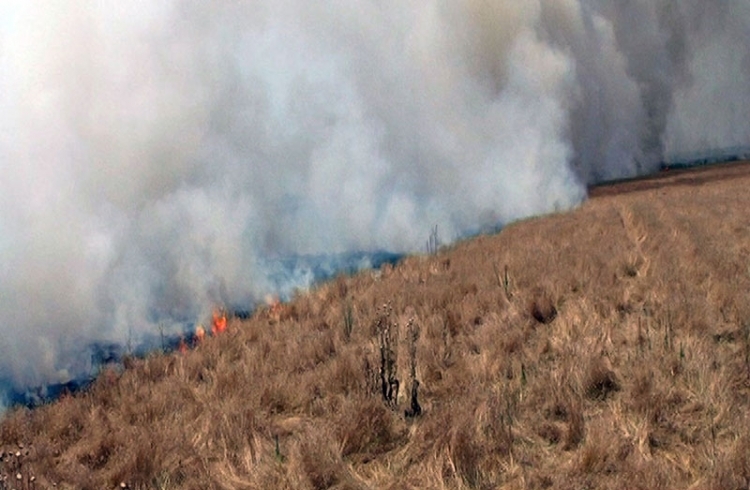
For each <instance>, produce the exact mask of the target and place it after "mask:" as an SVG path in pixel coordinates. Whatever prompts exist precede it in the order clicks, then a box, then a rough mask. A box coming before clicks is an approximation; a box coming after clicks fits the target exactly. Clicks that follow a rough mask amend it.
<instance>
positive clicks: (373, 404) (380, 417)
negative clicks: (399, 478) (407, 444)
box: [336, 396, 405, 460]
mask: <svg viewBox="0 0 750 490" xmlns="http://www.w3.org/2000/svg"><path fill="white" fill-rule="evenodd" d="M336 435H337V439H338V440H339V441H340V442H341V452H342V454H343V455H344V456H345V457H348V456H352V455H359V459H365V460H366V459H369V458H372V457H374V456H377V455H378V454H383V453H385V452H387V451H390V450H391V449H393V448H394V447H395V446H396V445H397V444H398V443H399V442H400V441H401V440H402V439H403V437H404V435H405V428H404V426H403V422H401V421H400V419H399V418H398V417H397V416H396V414H395V413H394V412H393V411H391V410H389V409H388V408H387V407H386V406H385V405H383V403H381V402H380V401H379V400H377V399H374V398H372V397H365V396H362V397H355V398H350V399H347V400H346V401H345V402H344V403H343V405H342V406H341V407H340V408H339V412H338V415H337V417H336Z"/></svg>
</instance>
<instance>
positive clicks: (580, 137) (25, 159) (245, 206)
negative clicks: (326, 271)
mask: <svg viewBox="0 0 750 490" xmlns="http://www.w3.org/2000/svg"><path fill="white" fill-rule="evenodd" d="M748 46H750V3H749V2H747V0H725V1H721V2H706V1H704V0H684V1H680V2H674V1H670V0H652V1H631V2H621V1H617V0H525V1H513V0H504V1H495V0H398V1H396V0H380V1H373V0H345V1H344V0H332V1H328V2H310V1H305V0H276V1H261V0H245V1H231V2H230V1H214V2H199V1H191V0H163V1H159V2H153V1H140V0H133V1H129V2H122V1H114V0H96V1H94V0H73V1H70V0H3V2H2V8H0V170H1V171H2V172H1V173H0V318H1V320H0V384H4V385H5V386H6V387H11V388H13V389H16V390H17V389H24V388H25V387H33V386H38V385H44V384H49V383H62V382H66V381H68V380H70V379H72V378H75V377H76V376H81V375H82V374H85V373H86V372H87V370H90V369H91V366H90V361H87V360H86V359H87V355H88V354H87V353H86V352H84V351H85V349H86V348H87V346H90V345H95V344H107V343H111V344H115V345H126V344H128V343H130V342H136V343H137V342H141V341H142V340H143V339H144V338H146V337H147V336H148V335H153V334H154V332H155V331H156V329H157V328H160V329H165V330H166V331H168V332H178V331H180V330H181V329H183V328H185V325H190V324H191V323H192V322H195V321H198V320H200V319H201V318H202V317H203V316H205V315H206V312H207V311H209V310H208V309H209V308H211V306H212V305H214V304H217V303H224V304H228V305H240V306H241V305H251V304H253V302H254V301H256V300H257V299H258V298H262V297H263V296H264V295H265V294H267V293H269V292H274V291H278V290H279V288H283V289H284V290H289V289H290V288H291V287H293V286H304V285H305V284H306V283H307V282H308V281H309V280H310V274H309V273H306V272H305V271H304V270H302V271H297V272H296V273H294V271H292V272H289V274H287V272H288V271H287V272H284V271H283V270H282V269H283V268H284V267H286V266H285V265H284V264H287V262H285V261H284V259H285V258H288V257H321V256H330V255H331V254H344V253H347V252H352V251H363V252H372V251H377V250H387V251H391V252H397V253H398V252H409V251H416V250H420V249H422V247H423V246H424V243H425V241H426V239H427V238H428V235H429V233H430V229H431V228H432V226H434V225H438V226H439V229H440V234H441V237H442V238H445V239H453V238H456V237H460V236H463V235H465V234H466V233H470V232H474V231H477V230H482V229H486V228H488V227H489V228H491V227H495V226H498V225H502V224H503V223H506V222H508V221H510V220H513V219H517V218H520V217H524V216H528V215H533V214H539V213H546V212H550V211H555V210H563V209H568V208H571V207H573V206H575V205H577V204H578V203H580V202H581V201H582V200H583V199H584V198H585V189H586V185H587V184H590V183H593V182H597V181H601V180H603V179H612V178H621V177H628V176H634V175H638V174H643V173H648V172H653V171H655V170H656V169H658V167H659V164H660V162H662V161H664V160H666V159H669V158H670V155H677V154H689V153H691V152H701V151H712V150H714V149H722V148H728V147H738V146H747V145H748V144H750V118H748V117H747V115H748V114H750V49H749V48H748ZM284 274H287V275H284ZM279 277H287V280H286V281H279V280H278V278H279Z"/></svg>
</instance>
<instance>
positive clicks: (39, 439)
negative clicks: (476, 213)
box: [0, 164, 750, 490]
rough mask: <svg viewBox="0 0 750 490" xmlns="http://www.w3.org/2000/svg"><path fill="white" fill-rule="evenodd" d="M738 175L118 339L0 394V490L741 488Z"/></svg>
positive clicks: (745, 307)
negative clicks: (189, 341)
mask: <svg viewBox="0 0 750 490" xmlns="http://www.w3.org/2000/svg"><path fill="white" fill-rule="evenodd" d="M749 188H750V165H746V164H737V165H733V166H726V167H714V168H706V169H702V170H700V171H696V172H686V173H685V172H679V173H678V172H667V173H665V174H663V175H660V176H658V177H657V178H651V179H644V180H641V181H637V182H630V183H621V184H618V185H616V186H607V187H601V188H597V189H593V190H592V192H591V194H592V198H591V199H590V200H589V201H588V202H586V203H585V204H584V205H583V206H581V208H579V209H577V210H576V211H573V212H570V213H565V214H559V215H553V216H548V217H544V218H538V219H532V220H527V221H524V222H520V223H517V224H515V225H513V226H510V227H508V228H506V229H504V230H503V231H502V232H501V233H499V234H497V235H493V236H482V237H478V238H475V239H472V240H468V241H465V242H462V243H460V244H457V245H456V246H454V247H452V248H451V249H448V250H442V251H440V252H439V253H437V254H436V255H432V256H428V257H412V258H408V259H406V260H404V261H403V262H402V263H400V264H399V265H397V266H395V267H392V266H384V267H383V268H382V269H381V270H378V271H373V272H366V273H362V274H360V275H358V276H356V277H350V278H339V279H337V280H335V281H333V282H330V283H327V284H323V285H321V286H319V287H317V288H316V289H315V290H313V291H311V292H310V293H309V294H307V295H304V296H300V297H299V298H297V299H296V300H294V301H293V302H291V303H290V304H288V305H284V306H283V307H277V308H273V309H270V308H269V309H265V310H264V311H259V312H258V313H257V314H255V315H254V316H253V317H252V318H250V319H249V320H246V321H239V320H233V321H231V322H230V324H229V327H228V331H227V332H226V333H225V334H224V335H222V336H219V337H216V338H209V339H206V341H205V342H204V343H203V344H202V345H200V346H199V347H198V348H196V349H195V350H192V351H189V352H187V353H184V354H180V353H172V354H169V355H157V354H154V355H152V356H149V357H148V358H146V359H142V360H130V361H128V362H127V363H126V369H125V370H124V371H122V372H119V371H118V370H115V369H112V370H109V371H106V372H105V373H104V374H103V375H102V376H101V377H100V379H99V380H98V381H97V382H96V383H95V385H94V386H93V388H92V389H90V390H88V391H87V392H84V393H80V394H76V395H74V396H68V397H65V398H63V399H61V400H59V401H57V402H55V403H53V404H50V405H48V406H44V407H41V408H38V409H35V410H26V409H19V410H15V411H12V412H10V413H9V414H7V415H6V417H5V418H4V420H3V421H2V422H1V423H0V478H1V479H0V489H8V488H23V489H26V488H29V489H31V488H33V489H42V488H53V487H54V488H58V489H65V488H71V489H72V488H76V489H89V488H90V489H102V488H120V487H121V486H124V487H127V488H134V489H135V488H159V489H178V488H186V489H204V488H221V489H235V488H238V489H239V488H257V489H270V488H274V489H283V488H301V489H325V488H336V489H342V490H343V489H365V488H373V489H375V488H378V489H380V488H393V489H396V488H399V489H401V488H414V489H421V488H447V489H469V488H475V489H494V488H540V489H541V488H570V489H579V488H643V489H657V488H665V489H667V488H688V487H691V488H706V489H709V488H711V489H727V490H729V489H738V488H747V487H748V484H750V411H749V410H748V409H749V408H750V297H749V293H750V192H748V189H749ZM414 379H416V380H417V381H418V383H419V384H418V387H417V388H416V390H415V388H414V386H416V385H415V383H414ZM384 381H385V386H384V384H383V382H384ZM396 381H397V383H396ZM397 385H398V389H397V390H396V386H397ZM384 388H385V390H384ZM414 391H416V394H417V399H416V400H415V401H416V403H413V402H412V393H413V392H414ZM417 405H418V407H417ZM420 412H421V413H420ZM32 479H33V481H32Z"/></svg>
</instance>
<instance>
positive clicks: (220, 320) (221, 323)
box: [211, 309, 227, 336]
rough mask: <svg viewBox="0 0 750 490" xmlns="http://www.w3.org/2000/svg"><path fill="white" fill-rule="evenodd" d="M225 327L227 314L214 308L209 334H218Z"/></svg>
mask: <svg viewBox="0 0 750 490" xmlns="http://www.w3.org/2000/svg"><path fill="white" fill-rule="evenodd" d="M226 329H227V315H226V314H225V313H224V311H223V310H219V309H215V310H214V315H213V320H212V322H211V335H214V336H216V335H219V334H220V333H223V332H224V331H225V330H226Z"/></svg>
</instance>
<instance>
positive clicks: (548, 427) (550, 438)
mask: <svg viewBox="0 0 750 490" xmlns="http://www.w3.org/2000/svg"><path fill="white" fill-rule="evenodd" d="M537 434H539V437H541V438H542V439H544V440H545V441H547V443H549V444H553V445H554V444H557V443H558V442H560V440H561V439H562V430H560V428H559V427H558V426H557V424H550V423H549V422H545V423H543V424H542V425H541V426H540V427H539V428H538V429H537Z"/></svg>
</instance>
